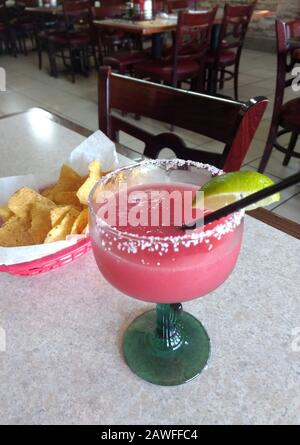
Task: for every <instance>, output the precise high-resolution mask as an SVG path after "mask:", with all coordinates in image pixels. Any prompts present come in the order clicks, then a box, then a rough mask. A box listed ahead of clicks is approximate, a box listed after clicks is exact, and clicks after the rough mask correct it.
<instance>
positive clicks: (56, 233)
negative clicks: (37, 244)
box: [44, 208, 79, 244]
mask: <svg viewBox="0 0 300 445" xmlns="http://www.w3.org/2000/svg"><path fill="white" fill-rule="evenodd" d="M78 215H79V212H78V210H76V209H73V208H72V209H71V210H69V212H67V213H66V215H65V216H64V217H63V219H62V221H61V222H60V224H57V225H56V226H55V227H53V229H51V230H50V232H49V233H48V234H47V236H46V238H45V241H44V243H46V244H47V243H53V242H54V241H63V240H65V239H66V236H67V235H70V233H71V230H72V226H73V224H74V221H75V219H76V218H77V217H78Z"/></svg>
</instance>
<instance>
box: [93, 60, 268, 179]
mask: <svg viewBox="0 0 300 445" xmlns="http://www.w3.org/2000/svg"><path fill="white" fill-rule="evenodd" d="M98 94H99V127H100V129H101V130H102V131H103V132H104V133H106V134H107V135H108V136H109V137H111V138H112V139H114V140H116V139H117V135H118V132H119V131H124V132H126V133H128V134H131V135H132V136H134V137H136V138H137V139H140V140H142V141H144V143H145V145H146V151H145V155H147V156H151V157H156V156H157V155H158V153H159V151H160V150H161V149H162V148H171V149H173V151H175V153H176V155H177V156H178V157H184V158H186V159H187V158H190V159H193V160H200V161H202V162H211V163H213V164H215V165H216V166H218V167H221V168H222V167H224V166H225V167H226V169H227V171H230V170H238V169H239V168H240V166H241V164H242V162H243V159H244V157H245V155H246V153H247V150H248V148H249V146H250V144H251V141H252V139H253V137H254V134H255V131H256V129H257V126H258V124H259V122H260V120H261V118H262V115H263V113H264V111H265V108H266V106H267V104H268V100H267V99H265V98H257V99H252V100H251V101H250V102H249V103H247V104H245V103H241V102H236V101H233V100H227V99H223V98H218V97H212V96H207V95H203V94H198V93H192V92H188V91H184V90H178V89H175V88H171V87H166V86H161V85H156V84H153V83H150V82H146V81H142V80H137V79H133V78H129V77H126V76H120V75H117V74H112V73H111V70H110V68H108V67H102V68H101V70H100V74H99V88H98ZM113 109H117V110H121V111H124V112H127V113H133V114H138V115H141V116H144V117H148V118H151V119H155V120H158V121H161V122H164V123H167V124H171V125H175V126H178V127H181V128H183V129H186V130H189V131H193V132H196V133H198V134H201V135H204V136H207V137H209V138H212V139H215V140H217V141H220V142H223V143H224V150H223V153H221V154H216V153H208V152H204V151H201V150H192V149H190V148H188V147H186V145H185V144H184V143H182V141H181V143H179V141H178V136H176V135H174V134H173V133H168V135H166V134H165V133H163V135H161V134H160V135H158V136H154V135H153V134H150V133H148V132H146V131H144V130H142V129H141V128H138V125H132V124H130V123H128V122H126V121H125V120H124V119H123V118H121V117H119V116H118V115H116V114H115V113H114V114H113V113H112V110H113ZM166 144H167V146H166ZM228 159H229V160H230V162H229V161H228Z"/></svg>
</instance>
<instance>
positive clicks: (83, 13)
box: [62, 0, 92, 26]
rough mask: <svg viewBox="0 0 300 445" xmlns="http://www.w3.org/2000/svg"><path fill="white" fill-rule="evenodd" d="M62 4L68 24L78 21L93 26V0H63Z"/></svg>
mask: <svg viewBox="0 0 300 445" xmlns="http://www.w3.org/2000/svg"><path fill="white" fill-rule="evenodd" d="M62 4H63V11H64V16H65V22H66V24H67V25H68V26H72V25H74V24H78V23H79V24H88V25H90V26H92V7H91V0H63V1H62Z"/></svg>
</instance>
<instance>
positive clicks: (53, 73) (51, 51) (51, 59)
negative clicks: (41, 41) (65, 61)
mask: <svg viewBox="0 0 300 445" xmlns="http://www.w3.org/2000/svg"><path fill="white" fill-rule="evenodd" d="M48 57H49V64H50V75H51V76H53V77H58V73H57V65H56V57H55V48H54V47H53V46H52V45H51V44H50V45H49V46H48Z"/></svg>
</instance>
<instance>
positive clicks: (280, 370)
mask: <svg viewBox="0 0 300 445" xmlns="http://www.w3.org/2000/svg"><path fill="white" fill-rule="evenodd" d="M90 134H91V132H90V131H89V130H87V129H85V128H83V127H80V126H79V125H77V124H75V123H73V122H71V121H69V120H67V119H64V118H61V117H59V116H57V115H54V114H52V113H50V112H48V111H47V110H42V109H39V108H34V109H31V110H28V111H26V112H22V113H17V114H14V115H10V116H4V117H1V118H0V140H1V162H0V176H1V177H7V176H14V175H24V174H29V173H39V174H42V173H43V172H47V171H48V169H50V168H53V167H54V166H57V165H61V164H62V163H63V162H64V161H65V159H67V157H68V155H69V153H70V152H71V151H72V150H73V149H74V148H75V147H76V146H77V145H79V144H80V143H81V142H82V141H83V140H85V139H86V138H87V137H88V136H89V135H90ZM116 146H117V152H118V156H119V162H120V165H125V164H128V163H129V164H130V163H133V162H136V161H138V160H140V159H141V158H142V157H143V155H141V153H137V152H135V151H134V150H131V149H129V148H127V147H125V146H124V145H121V144H117V145H116ZM0 193H1V190H0ZM299 258H300V225H299V224H297V223H295V222H292V221H289V220H287V219H284V218H281V217H279V216H277V215H275V214H274V213H272V212H270V211H268V210H265V209H257V210H255V211H253V212H249V213H248V214H247V215H246V216H245V231H244V242H243V247H242V250H241V253H240V257H239V259H238V263H237V265H236V268H235V270H234V272H233V273H232V275H231V276H230V278H229V279H228V280H227V281H226V282H225V283H224V284H223V285H222V286H221V287H219V288H218V289H217V290H215V291H213V292H212V293H211V294H209V295H207V296H205V297H203V298H200V299H197V300H193V301H191V302H188V303H186V304H185V305H184V308H185V310H187V311H188V312H190V313H192V314H193V315H194V316H195V317H197V318H199V319H201V320H202V321H203V322H204V325H205V326H206V329H207V331H208V333H209V336H210V338H211V345H212V352H211V356H210V359H209V362H208V366H207V368H206V369H205V370H204V371H203V372H202V374H201V375H200V376H199V377H197V378H196V379H194V380H192V381H191V382H189V383H186V384H184V385H181V386H177V387H162V386H155V385H152V384H150V383H147V382H145V381H143V380H141V379H139V378H138V377H137V376H136V375H135V374H133V373H132V372H131V370H130V369H129V368H128V367H127V365H126V364H125V361H124V358H123V353H122V337H123V334H124V332H125V329H126V327H127V326H128V324H129V323H130V322H131V321H132V320H133V319H134V318H135V317H137V316H138V315H140V314H141V313H143V312H144V311H146V310H148V309H149V308H151V307H152V305H151V304H150V303H145V302H141V301H137V300H135V299H132V298H129V297H127V296H125V295H124V294H122V293H121V292H119V291H118V290H116V289H114V288H113V287H112V286H111V285H110V284H109V283H108V282H106V281H105V279H104V278H103V276H102V275H101V273H100V272H99V270H98V268H97V265H96V262H95V261H94V257H93V253H92V251H91V250H90V251H89V252H88V253H86V254H85V255H84V256H81V257H80V258H78V259H77V260H75V261H73V262H72V263H70V264H68V265H65V266H63V267H60V268H57V269H55V270H53V271H50V272H48V273H43V274H40V275H36V276H30V277H20V276H14V275H10V274H7V273H1V274H0V400H1V403H0V419H1V420H0V422H1V424H94V425H138V424H142V425H171V424H174V425H182V424H184V425H201V424H299V422H300V299H299V289H300V273H299V272H300V270H299ZM166 286H167V283H166Z"/></svg>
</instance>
